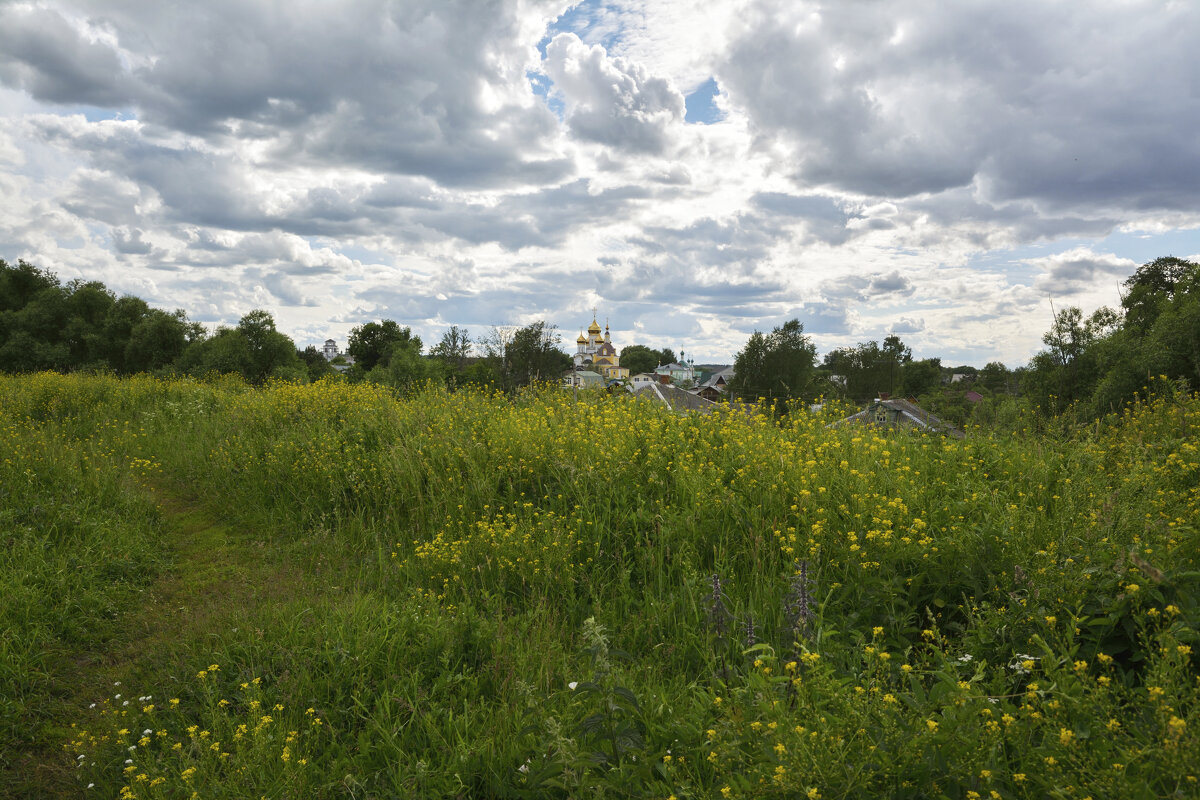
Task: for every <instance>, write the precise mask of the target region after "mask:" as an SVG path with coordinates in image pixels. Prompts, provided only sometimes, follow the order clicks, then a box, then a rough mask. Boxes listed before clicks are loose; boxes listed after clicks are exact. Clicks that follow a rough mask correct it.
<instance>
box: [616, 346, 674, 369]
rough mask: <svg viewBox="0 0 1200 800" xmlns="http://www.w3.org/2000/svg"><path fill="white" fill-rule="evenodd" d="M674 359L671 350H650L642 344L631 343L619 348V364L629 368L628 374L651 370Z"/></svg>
mask: <svg viewBox="0 0 1200 800" xmlns="http://www.w3.org/2000/svg"><path fill="white" fill-rule="evenodd" d="M674 361H675V352H674V351H673V350H669V349H667V350H652V349H651V348H649V347H647V346H646V345H644V344H631V345H627V346H625V347H622V348H621V366H622V367H625V368H627V369H628V370H629V374H630V375H638V374H640V373H643V372H653V371H654V368H655V367H657V366H659V365H660V364H670V363H672V362H674Z"/></svg>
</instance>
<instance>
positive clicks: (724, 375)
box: [700, 367, 733, 389]
mask: <svg viewBox="0 0 1200 800" xmlns="http://www.w3.org/2000/svg"><path fill="white" fill-rule="evenodd" d="M732 379H733V367H725V369H722V370H719V371H717V372H714V373H713V374H711V375H709V376H708V377H707V378H705V379H704V383H701V384H700V388H701V389H703V388H704V387H706V386H713V387H716V386H718V385H719V384H722V383H729V381H731V380H732Z"/></svg>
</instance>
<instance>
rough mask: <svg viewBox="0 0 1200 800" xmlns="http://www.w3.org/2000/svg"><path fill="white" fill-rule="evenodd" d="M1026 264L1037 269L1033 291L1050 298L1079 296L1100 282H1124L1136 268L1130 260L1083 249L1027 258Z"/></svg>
mask: <svg viewBox="0 0 1200 800" xmlns="http://www.w3.org/2000/svg"><path fill="white" fill-rule="evenodd" d="M1026 263H1027V264H1029V265H1030V266H1032V267H1036V268H1037V269H1038V270H1039V273H1038V276H1037V278H1036V279H1035V280H1034V282H1033V288H1034V289H1035V290H1037V291H1039V292H1042V293H1043V294H1048V295H1051V296H1066V295H1074V294H1081V293H1083V292H1086V291H1089V290H1092V289H1094V288H1095V287H1096V284H1097V283H1098V282H1100V281H1101V280H1109V281H1119V280H1124V279H1125V278H1127V277H1129V276H1130V275H1132V274H1133V272H1134V271H1135V270H1136V269H1137V268H1138V264H1137V262H1135V261H1133V260H1132V259H1128V258H1121V257H1119V256H1115V255H1113V254H1112V253H1094V252H1092V251H1091V249H1089V248H1087V247H1076V248H1074V249H1073V250H1068V251H1066V252H1065V253H1058V254H1056V255H1052V256H1046V257H1045V258H1034V259H1030V260H1028V261H1027V262H1026Z"/></svg>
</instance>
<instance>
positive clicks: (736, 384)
mask: <svg viewBox="0 0 1200 800" xmlns="http://www.w3.org/2000/svg"><path fill="white" fill-rule="evenodd" d="M816 357H817V349H816V346H815V345H813V343H812V341H811V340H810V339H809V338H808V337H807V336H805V335H804V326H803V325H802V324H801V323H800V320H798V319H792V320H788V321H787V322H785V323H784V324H783V325H781V326H779V327H778V328H775V329H774V330H773V331H771V333H770V334H769V335H767V336H764V335H763V334H761V333H759V332H758V331H755V332H754V333H753V334H751V336H750V339H749V341H747V342H746V346H745V347H744V348H743V349H742V350H741V352H739V353H738V354H737V357H736V358H735V359H734V364H733V371H734V377H733V381H732V382H731V383H732V388H733V390H734V392H736V393H737V394H739V395H741V396H743V397H748V398H749V397H766V398H770V399H773V400H776V401H777V403H776V406H777V407H781V406H782V402H783V401H786V400H788V399H790V398H798V397H805V396H807V395H808V394H810V393H811V389H812V381H813V378H814V368H815V364H816Z"/></svg>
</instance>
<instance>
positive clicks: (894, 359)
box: [822, 335, 940, 401]
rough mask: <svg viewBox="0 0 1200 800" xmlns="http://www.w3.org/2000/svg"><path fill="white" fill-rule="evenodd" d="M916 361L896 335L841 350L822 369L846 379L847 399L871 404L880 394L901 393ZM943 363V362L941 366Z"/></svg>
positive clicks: (832, 353) (828, 358)
mask: <svg viewBox="0 0 1200 800" xmlns="http://www.w3.org/2000/svg"><path fill="white" fill-rule="evenodd" d="M910 361H912V351H911V350H910V349H909V348H908V347H907V346H905V344H904V343H903V342H902V341H900V337H898V336H895V335H892V336H889V337H887V338H886V339H884V346H883V347H880V346H879V343H878V342H874V341H871V342H862V343H860V344H859V345H858V346H857V347H841V348H837V349H835V350H832V351H830V352H829V353H827V354H826V356H825V359H824V361H823V362H822V367H823V368H824V369H827V370H829V372H830V373H831V374H832V375H840V376H842V377H843V378H844V379H845V392H846V396H847V397H849V398H851V399H853V400H858V401H865V400H869V399H871V398H872V397H875V396H876V395H878V394H879V393H880V392H897V391H899V390H900V388H901V387H902V385H903V370H904V367H905V365H906V364H908V363H909V362H910ZM939 363H940V362H939Z"/></svg>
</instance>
